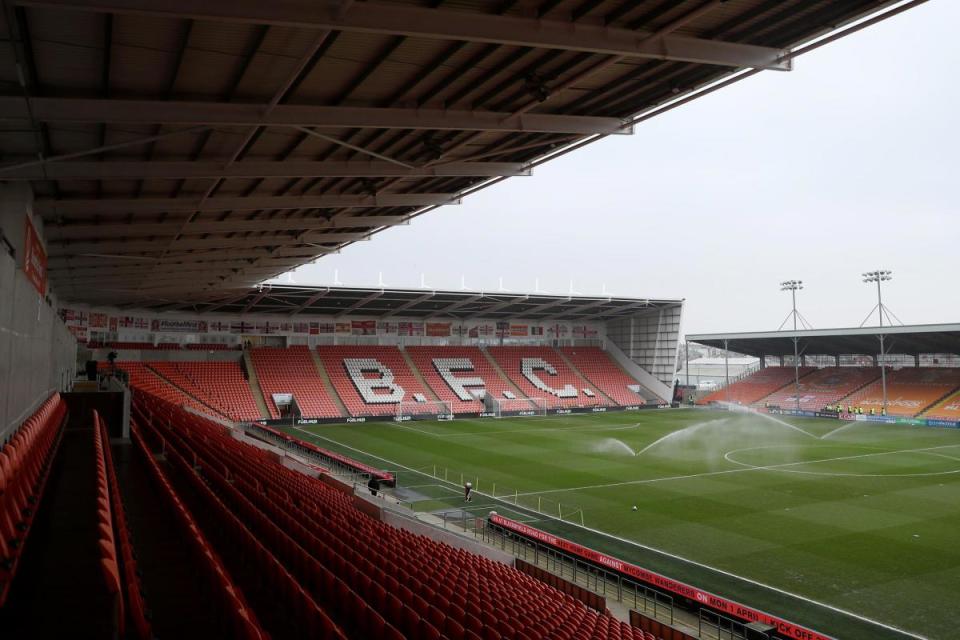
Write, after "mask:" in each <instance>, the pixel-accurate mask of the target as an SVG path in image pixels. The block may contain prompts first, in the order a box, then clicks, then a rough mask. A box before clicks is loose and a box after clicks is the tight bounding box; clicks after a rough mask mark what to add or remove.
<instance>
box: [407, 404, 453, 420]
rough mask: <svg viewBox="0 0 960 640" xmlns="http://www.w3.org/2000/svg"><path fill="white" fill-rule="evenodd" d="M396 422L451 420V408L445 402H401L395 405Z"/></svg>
mask: <svg viewBox="0 0 960 640" xmlns="http://www.w3.org/2000/svg"><path fill="white" fill-rule="evenodd" d="M394 419H395V420H396V421H397V422H405V421H408V420H453V407H452V406H451V404H450V403H449V402H447V401H445V400H429V401H426V402H417V401H403V402H399V403H397V413H396V415H395V416H394Z"/></svg>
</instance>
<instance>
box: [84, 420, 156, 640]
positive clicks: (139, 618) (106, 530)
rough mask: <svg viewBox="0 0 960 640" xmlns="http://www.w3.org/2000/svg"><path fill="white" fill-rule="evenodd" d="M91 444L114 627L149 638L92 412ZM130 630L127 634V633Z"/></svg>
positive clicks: (103, 442) (115, 487)
mask: <svg viewBox="0 0 960 640" xmlns="http://www.w3.org/2000/svg"><path fill="white" fill-rule="evenodd" d="M93 440H94V450H95V452H96V463H97V532H98V536H99V548H100V567H101V569H102V572H103V577H104V582H105V583H106V586H107V589H108V591H109V593H110V596H111V598H112V599H113V603H114V606H113V624H114V630H115V635H116V636H117V637H121V638H122V637H129V638H140V639H146V638H150V637H151V633H150V623H149V622H148V621H147V612H146V604H145V603H144V599H143V591H142V587H141V585H140V578H139V577H138V575H137V561H136V559H135V558H134V555H133V543H132V541H131V539H130V530H129V528H128V527H127V518H126V514H125V513H124V509H123V502H122V501H121V500H120V485H119V483H118V482H117V473H116V469H115V468H114V466H113V454H112V453H111V451H110V438H109V435H108V433H107V427H106V424H105V423H104V422H103V421H102V420H101V419H100V416H99V414H98V413H97V412H96V411H94V412H93ZM128 630H129V633H128Z"/></svg>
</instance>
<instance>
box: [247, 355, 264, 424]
mask: <svg viewBox="0 0 960 640" xmlns="http://www.w3.org/2000/svg"><path fill="white" fill-rule="evenodd" d="M243 368H244V369H246V370H247V382H248V383H249V384H250V392H251V393H252V394H253V399H254V400H255V401H256V403H257V408H258V409H260V415H261V416H263V418H264V419H270V409H268V408H267V400H266V398H264V397H263V389H261V388H260V380H259V379H258V378H257V368H256V367H254V366H253V359H252V358H251V357H250V350H249V349H244V350H243Z"/></svg>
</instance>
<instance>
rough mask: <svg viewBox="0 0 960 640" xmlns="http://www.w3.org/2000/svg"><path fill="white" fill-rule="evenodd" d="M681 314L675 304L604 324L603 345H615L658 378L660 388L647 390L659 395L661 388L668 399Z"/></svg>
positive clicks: (674, 368)
mask: <svg viewBox="0 0 960 640" xmlns="http://www.w3.org/2000/svg"><path fill="white" fill-rule="evenodd" d="M682 313H683V306H682V305H681V304H678V305H675V306H671V307H665V308H658V309H653V310H651V311H643V312H640V313H637V314H636V315H633V316H630V317H628V318H622V319H618V320H613V321H611V322H610V323H609V324H608V325H607V344H611V343H612V344H615V345H616V346H617V347H619V348H620V350H621V351H622V352H623V353H624V354H626V357H627V358H629V359H630V360H631V361H633V362H634V363H635V364H636V365H638V366H639V367H641V368H642V369H644V370H645V371H647V372H648V373H650V375H652V376H653V377H654V378H656V379H657V380H659V381H660V382H661V383H662V384H663V387H657V388H652V387H650V390H651V391H654V392H656V393H657V394H658V395H659V394H661V391H662V390H663V388H664V387H665V388H666V389H667V392H666V398H668V399H669V398H670V397H671V394H670V391H669V390H670V389H672V388H673V380H674V375H675V374H676V371H677V354H678V347H679V340H680V319H681V316H682ZM631 373H632V372H631ZM638 379H640V378H638ZM640 380H641V382H643V380H642V379H640Z"/></svg>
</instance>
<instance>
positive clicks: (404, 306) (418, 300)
mask: <svg viewBox="0 0 960 640" xmlns="http://www.w3.org/2000/svg"><path fill="white" fill-rule="evenodd" d="M435 295H437V294H436V292H435V291H430V292H429V293H425V294H423V295H422V296H418V297H416V298H414V299H413V300H408V301H407V302H404V303H403V304H402V305H400V306H399V307H397V308H396V309H391V310H390V311H388V312H387V313H385V314H384V317H385V318H389V317H391V316H395V315H398V314H400V313H403V312H404V311H406V310H407V309H409V308H411V307H415V306H417V305H418V304H420V303H422V302H426V301H427V300H429V299H430V298H432V297H434V296H435Z"/></svg>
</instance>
